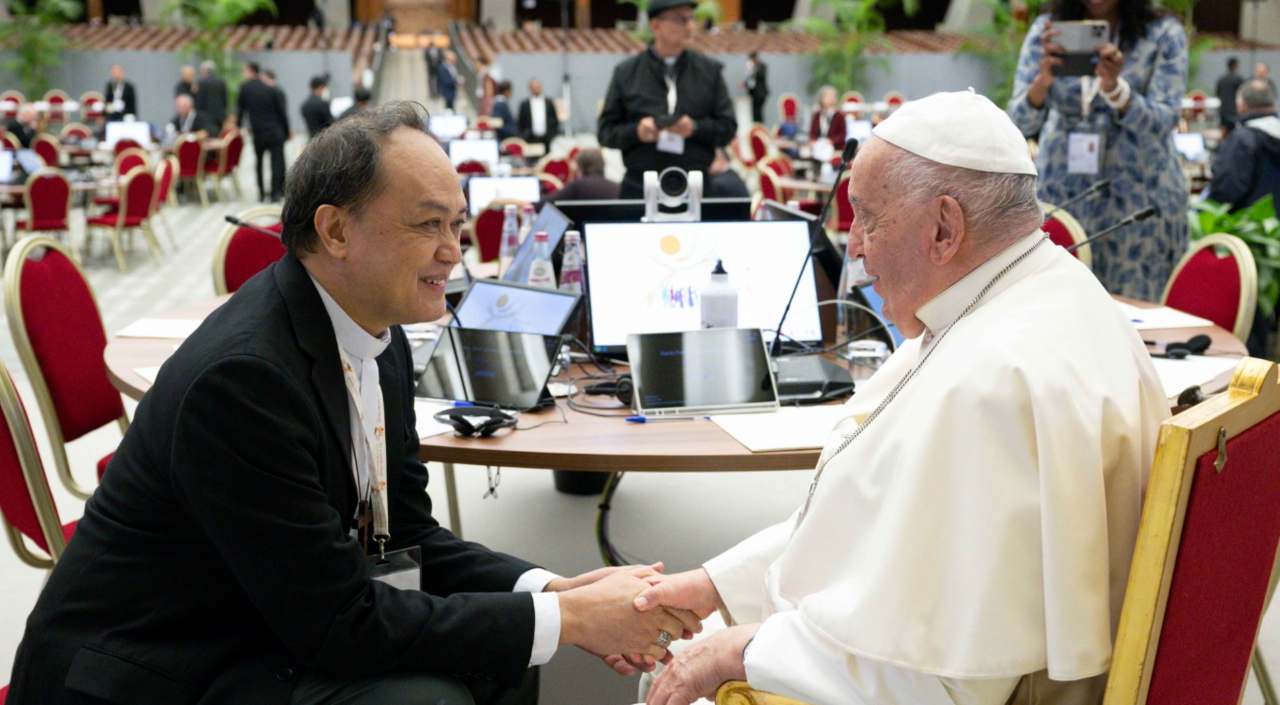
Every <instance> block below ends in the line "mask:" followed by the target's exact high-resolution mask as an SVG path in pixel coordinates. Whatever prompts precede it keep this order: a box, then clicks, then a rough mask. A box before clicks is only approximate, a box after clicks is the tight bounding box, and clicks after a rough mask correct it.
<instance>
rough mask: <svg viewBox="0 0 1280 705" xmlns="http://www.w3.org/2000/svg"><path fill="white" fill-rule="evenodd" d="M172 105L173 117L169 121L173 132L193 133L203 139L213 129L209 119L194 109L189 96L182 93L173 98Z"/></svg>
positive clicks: (179, 133) (177, 133) (180, 133)
mask: <svg viewBox="0 0 1280 705" xmlns="http://www.w3.org/2000/svg"><path fill="white" fill-rule="evenodd" d="M173 107H174V110H175V113H174V116H173V119H172V120H170V121H169V125H170V127H172V129H173V134H176V135H186V134H194V135H196V136H197V137H199V138H200V139H204V138H206V137H208V136H209V133H210V132H212V131H213V130H214V129H215V128H214V126H213V125H211V124H210V123H209V119H208V118H207V117H205V116H204V115H201V114H200V111H199V110H196V109H195V103H194V101H192V100H191V96H189V95H186V94H185V93H184V94H182V95H179V96H178V97H177V98H174V99H173Z"/></svg>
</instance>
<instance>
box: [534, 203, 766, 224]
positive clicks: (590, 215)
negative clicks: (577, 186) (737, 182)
mask: <svg viewBox="0 0 1280 705" xmlns="http://www.w3.org/2000/svg"><path fill="white" fill-rule="evenodd" d="M556 207H557V208H559V209H560V211H561V212H563V213H564V214H565V215H566V216H568V218H569V220H571V221H573V222H574V223H575V224H577V226H578V230H585V229H586V226H587V224H589V223H635V222H639V221H640V219H641V218H644V201H631V200H627V201H623V200H617V201H557V202H556ZM662 210H666V209H665V208H664V209H662ZM739 220H751V199H749V198H704V199H702V222H704V223H708V222H717V223H719V222H729V221H739Z"/></svg>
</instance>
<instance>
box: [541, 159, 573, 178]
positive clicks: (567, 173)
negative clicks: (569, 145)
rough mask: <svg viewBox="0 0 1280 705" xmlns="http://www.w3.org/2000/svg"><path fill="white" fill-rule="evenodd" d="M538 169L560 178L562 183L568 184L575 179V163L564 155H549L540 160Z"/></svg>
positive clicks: (542, 172)
mask: <svg viewBox="0 0 1280 705" xmlns="http://www.w3.org/2000/svg"><path fill="white" fill-rule="evenodd" d="M537 171H538V173H539V174H551V175H552V176H554V177H556V178H557V179H560V183H564V184H567V183H569V182H570V181H572V180H573V177H574V173H573V163H572V162H570V161H569V160H568V159H565V158H564V157H553V156H551V155H547V156H545V157H543V158H542V161H540V162H538V167H537Z"/></svg>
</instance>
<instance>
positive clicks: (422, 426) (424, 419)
mask: <svg viewBox="0 0 1280 705" xmlns="http://www.w3.org/2000/svg"><path fill="white" fill-rule="evenodd" d="M450 408H453V404H452V403H450V402H438V401H428V400H426V399H414V400H413V413H414V415H415V416H417V417H418V424H417V426H416V428H417V430H418V440H422V439H424V438H431V437H432V436H439V435H440V434H442V433H452V432H453V427H452V426H450V425H449V424H443V423H440V422H439V421H436V420H435V418H434V417H435V415H436V412H438V411H443V410H444V409H450Z"/></svg>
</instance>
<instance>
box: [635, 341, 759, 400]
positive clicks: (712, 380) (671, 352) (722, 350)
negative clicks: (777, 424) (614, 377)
mask: <svg viewBox="0 0 1280 705" xmlns="http://www.w3.org/2000/svg"><path fill="white" fill-rule="evenodd" d="M627 355H628V357H629V358H630V361H631V376H632V378H633V379H634V381H635V399H636V403H635V405H636V409H637V410H638V411H639V412H641V413H644V414H658V415H662V414H680V413H711V412H719V413H723V412H731V411H754V410H766V409H768V408H770V407H776V406H777V404H778V393H777V390H776V388H775V387H774V381H773V371H772V369H771V368H770V366H769V355H768V352H767V350H766V348H765V343H764V336H762V335H761V334H760V331H759V329H756V328H709V329H705V330H695V331H688V332H685V333H649V334H646V335H632V336H628V338H627Z"/></svg>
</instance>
